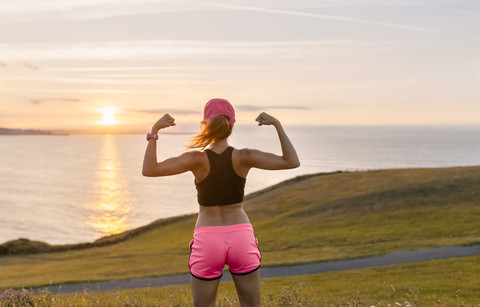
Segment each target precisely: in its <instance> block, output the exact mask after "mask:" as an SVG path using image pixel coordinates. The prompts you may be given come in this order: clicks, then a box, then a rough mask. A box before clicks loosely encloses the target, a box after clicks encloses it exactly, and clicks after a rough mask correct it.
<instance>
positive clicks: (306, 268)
mask: <svg viewBox="0 0 480 307" xmlns="http://www.w3.org/2000/svg"><path fill="white" fill-rule="evenodd" d="M473 255H480V244H479V245H470V246H447V247H437V248H428V249H420V250H413V251H403V252H394V253H389V254H385V255H379V256H371V257H364V258H355V259H347V260H335V261H324V262H316V263H308V264H301V265H292V266H279V267H263V268H261V276H262V278H269V277H283V276H294V275H304V274H316V273H325V272H332V271H343V270H352V269H360V268H368V267H376V266H385V265H392V264H401V263H409V262H419V261H427V260H433V259H446V258H453V257H462V256H473ZM231 280H232V278H231V276H230V274H229V273H226V274H223V277H222V281H231ZM189 282H190V274H189V273H187V274H178V275H169V276H160V277H147V278H135V279H119V280H110V281H100V282H88V283H76V284H63V285H52V286H48V287H43V288H41V289H48V290H49V291H50V292H51V293H53V294H57V293H74V292H82V291H84V290H86V291H88V292H95V291H109V290H116V289H135V288H144V287H147V286H148V287H161V286H167V285H182V284H188V283H189Z"/></svg>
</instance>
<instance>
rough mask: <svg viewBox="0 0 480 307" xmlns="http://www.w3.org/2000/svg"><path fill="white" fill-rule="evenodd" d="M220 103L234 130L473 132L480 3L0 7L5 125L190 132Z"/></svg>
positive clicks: (86, 0) (89, 1) (230, 0)
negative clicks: (210, 103) (260, 125)
mask: <svg viewBox="0 0 480 307" xmlns="http://www.w3.org/2000/svg"><path fill="white" fill-rule="evenodd" d="M214 97H222V98H226V99H228V100H230V101H231V102H232V103H233V104H234V106H235V108H236V110H237V122H238V123H240V124H250V123H253V122H254V119H255V117H256V116H257V113H259V112H261V111H266V112H270V113H271V114H273V115H275V116H277V117H279V118H280V119H281V120H282V121H283V122H284V123H285V124H287V125H480V116H479V114H480V1H467V0H350V1H348V0H325V1H322V0H295V1H292V0H289V1H287V0H255V1H254V0H205V1H203V0H185V1H183V0H15V1H11V0H0V127H6V128H21V129H27V128H33V129H65V130H84V129H98V127H99V126H107V125H108V124H112V126H115V127H116V128H115V129H118V130H120V129H123V130H132V129H133V130H135V131H136V130H142V129H143V130H145V129H146V127H150V126H151V124H153V122H154V121H155V120H156V119H157V118H158V117H159V116H160V115H162V114H163V113H165V112H168V113H170V114H172V116H174V117H175V118H176V120H177V124H178V125H182V124H185V125H186V124H192V123H198V122H199V121H200V120H201V119H202V118H201V114H202V107H203V105H204V103H205V102H206V101H207V100H208V99H210V98H214ZM95 127H96V128H95ZM144 128H145V129H144Z"/></svg>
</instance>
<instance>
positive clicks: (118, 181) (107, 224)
mask: <svg viewBox="0 0 480 307" xmlns="http://www.w3.org/2000/svg"><path fill="white" fill-rule="evenodd" d="M99 161H100V163H99V166H98V170H97V189H96V193H95V200H94V202H92V203H91V204H90V205H89V207H88V209H89V212H90V215H89V222H88V224H89V225H90V226H91V227H93V229H94V230H95V239H98V238H101V237H104V236H108V235H112V234H117V233H120V232H123V231H125V230H127V228H128V220H129V217H130V216H131V215H132V207H131V202H130V197H129V195H128V192H127V189H126V188H125V183H124V180H122V178H121V176H120V174H119V171H118V158H117V149H116V147H115V144H114V143H113V136H112V135H105V139H104V143H103V148H102V152H101V157H100V160H99Z"/></svg>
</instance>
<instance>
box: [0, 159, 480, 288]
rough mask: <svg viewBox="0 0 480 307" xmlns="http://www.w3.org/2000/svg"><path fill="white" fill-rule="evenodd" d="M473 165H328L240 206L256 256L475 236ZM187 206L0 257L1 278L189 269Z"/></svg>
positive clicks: (8, 281) (478, 179)
mask: <svg viewBox="0 0 480 307" xmlns="http://www.w3.org/2000/svg"><path fill="white" fill-rule="evenodd" d="M479 186H480V167H456V168H439V169H400V170H380V171H368V172H351V173H334V174H327V175H318V176H310V177H305V178H303V179H299V180H293V181H290V182H288V183H284V184H282V185H279V186H277V187H273V188H269V189H267V190H266V191H263V192H259V193H255V194H254V195H252V196H251V197H248V198H247V200H246V201H245V209H246V211H247V213H248V214H249V216H250V219H251V221H252V224H253V225H254V227H255V233H256V235H257V237H258V238H259V241H260V249H261V251H262V264H263V265H264V266H274V265H281V264H294V263H304V262H313V261H322V260H331V259H344V258H353V257H360V256H368V255H376V254H382V253H387V252H392V251H399V250H411V249H417V248H424V247H435V246H447V245H456V244H472V243H475V242H477V243H478V242H480V228H479V227H478V221H479V220H480V206H479V202H480V189H478V187H479ZM194 223H195V216H186V217H182V218H179V219H176V220H174V221H172V222H169V223H158V224H156V226H155V227H152V228H149V229H147V230H145V231H143V232H140V233H139V234H136V235H134V236H132V237H130V238H128V239H127V240H123V241H120V242H119V243H116V244H113V245H108V246H102V247H94V248H88V249H82V250H70V251H63V252H57V253H42V254H33V255H10V256H2V257H0V276H2V278H1V279H0V287H22V286H24V287H30V286H37V285H47V284H50V283H61V282H75V281H95V280H108V279H116V278H132V277H145V276H159V275H166V274H173V273H182V272H187V271H188V267H187V261H188V252H189V250H188V246H187V244H188V242H189V240H190V239H191V236H192V232H193V226H194Z"/></svg>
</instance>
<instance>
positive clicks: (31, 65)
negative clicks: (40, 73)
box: [23, 62, 41, 70]
mask: <svg viewBox="0 0 480 307" xmlns="http://www.w3.org/2000/svg"><path fill="white" fill-rule="evenodd" d="M23 66H24V67H26V68H28V69H32V70H41V69H40V67H38V66H35V65H33V64H31V63H29V62H24V63H23Z"/></svg>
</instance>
